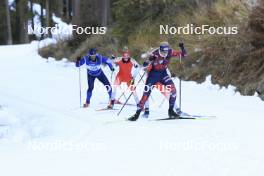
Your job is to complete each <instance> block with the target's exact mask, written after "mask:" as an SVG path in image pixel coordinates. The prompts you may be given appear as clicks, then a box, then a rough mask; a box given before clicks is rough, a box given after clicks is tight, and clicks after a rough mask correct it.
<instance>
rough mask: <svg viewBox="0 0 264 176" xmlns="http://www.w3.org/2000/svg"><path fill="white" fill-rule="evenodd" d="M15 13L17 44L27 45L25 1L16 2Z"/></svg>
mask: <svg viewBox="0 0 264 176" xmlns="http://www.w3.org/2000/svg"><path fill="white" fill-rule="evenodd" d="M16 6H17V7H16V11H17V14H18V16H17V18H16V19H17V27H18V28H19V29H18V31H17V32H18V37H19V43H27V42H28V41H29V38H28V32H27V31H28V26H27V25H28V24H27V1H26V0H16Z"/></svg>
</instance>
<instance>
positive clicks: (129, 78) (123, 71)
mask: <svg viewBox="0 0 264 176" xmlns="http://www.w3.org/2000/svg"><path fill="white" fill-rule="evenodd" d="M123 51H124V52H123V54H122V57H121V58H117V59H116V60H115V61H114V63H115V64H116V65H117V66H118V67H119V72H118V73H117V75H116V78H115V82H114V88H113V98H115V95H116V91H117V87H118V86H120V85H121V84H122V83H126V84H127V86H128V89H129V90H130V91H132V93H133V97H134V99H135V102H136V104H138V103H139V98H138V96H137V93H136V90H135V87H134V83H135V78H136V76H137V74H138V72H139V65H138V63H137V62H136V61H135V60H134V59H132V58H131V56H130V53H129V51H128V48H127V47H126V48H125V49H124V50H123ZM132 73H133V74H132ZM116 103H120V102H119V100H116ZM148 114H149V107H148V103H146V105H145V115H148Z"/></svg>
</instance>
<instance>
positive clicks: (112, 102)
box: [107, 100, 115, 109]
mask: <svg viewBox="0 0 264 176" xmlns="http://www.w3.org/2000/svg"><path fill="white" fill-rule="evenodd" d="M114 104H115V100H111V101H110V103H109V105H108V106H107V109H113V108H114Z"/></svg>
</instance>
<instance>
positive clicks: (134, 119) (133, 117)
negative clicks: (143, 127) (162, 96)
mask: <svg viewBox="0 0 264 176" xmlns="http://www.w3.org/2000/svg"><path fill="white" fill-rule="evenodd" d="M140 113H141V110H137V112H136V114H134V115H133V116H131V117H130V118H128V120H129V121H136V120H137V119H138V118H139V115H140Z"/></svg>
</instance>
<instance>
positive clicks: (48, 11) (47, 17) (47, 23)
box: [46, 0, 51, 37]
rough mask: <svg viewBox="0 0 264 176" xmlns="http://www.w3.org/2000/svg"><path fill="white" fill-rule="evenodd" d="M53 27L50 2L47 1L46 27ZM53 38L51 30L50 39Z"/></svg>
mask: <svg viewBox="0 0 264 176" xmlns="http://www.w3.org/2000/svg"><path fill="white" fill-rule="evenodd" d="M50 26H51V12H50V0H46V27H50ZM50 36H51V33H50V30H49V33H48V37H50Z"/></svg>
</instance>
